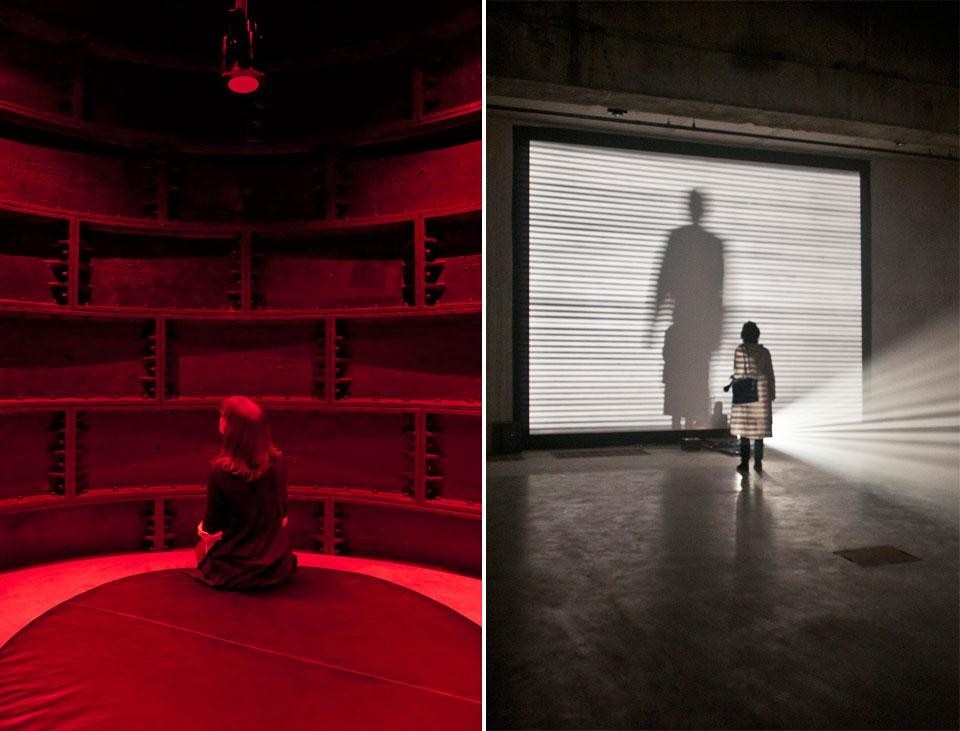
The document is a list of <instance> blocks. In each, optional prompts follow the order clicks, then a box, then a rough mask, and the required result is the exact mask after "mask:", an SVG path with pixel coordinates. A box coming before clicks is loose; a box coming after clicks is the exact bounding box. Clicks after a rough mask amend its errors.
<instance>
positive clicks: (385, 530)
mask: <svg viewBox="0 0 960 731" xmlns="http://www.w3.org/2000/svg"><path fill="white" fill-rule="evenodd" d="M338 510H339V511H341V512H342V513H343V515H344V518H343V521H342V523H343V527H344V532H345V535H346V538H347V546H348V549H347V550H348V552H349V553H350V555H352V556H375V557H377V558H386V559H393V560H400V561H413V562H416V563H424V564H429V565H433V566H442V567H444V568H447V569H450V570H452V571H461V572H463V573H466V574H471V575H473V576H479V575H480V571H481V563H482V561H481V558H480V553H481V552H480V535H481V522H480V521H479V520H471V519H466V518H452V517H447V516H442V515H430V514H429V513H416V512H412V511H407V510H391V509H389V508H382V507H379V506H375V505H347V504H344V505H341V506H338Z"/></svg>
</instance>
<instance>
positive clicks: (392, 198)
mask: <svg viewBox="0 0 960 731" xmlns="http://www.w3.org/2000/svg"><path fill="white" fill-rule="evenodd" d="M343 168H344V173H345V178H346V180H347V190H348V195H347V199H348V201H349V209H348V211H347V216H346V217H347V218H356V217H363V216H379V215H384V214H389V213H403V212H408V211H416V210H419V209H427V208H443V207H447V206H449V207H454V206H469V205H478V204H479V202H480V177H481V171H482V161H481V148H480V142H479V141H476V142H465V143H462V144H456V145H453V146H450V147H444V148H440V149H433V150H424V151H418V152H410V153H404V154H396V155H392V156H390V157H365V158H360V157H355V158H353V159H348V160H346V161H345V162H344V164H343Z"/></svg>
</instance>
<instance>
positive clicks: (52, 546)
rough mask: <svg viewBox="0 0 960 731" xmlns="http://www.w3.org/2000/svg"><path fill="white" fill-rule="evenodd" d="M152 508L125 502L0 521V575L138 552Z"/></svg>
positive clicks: (13, 515) (7, 517)
mask: <svg viewBox="0 0 960 731" xmlns="http://www.w3.org/2000/svg"><path fill="white" fill-rule="evenodd" d="M150 507H151V504H150V503H146V502H143V503H141V502H129V503H118V504H114V505H87V506H83V507H72V508H64V509H56V508H50V509H48V510H44V511H30V512H26V513H11V514H6V515H0V570H4V569H9V568H13V567H16V566H25V565H27V564H32V563H42V562H44V561H57V560H61V559H66V558H76V557H78V556H90V555H95V554H103V553H120V552H123V551H137V550H140V549H142V548H143V547H144V546H145V545H146V544H145V542H144V540H143V536H144V534H145V532H146V530H145V529H146V517H145V515H146V513H147V511H148V510H149V509H150Z"/></svg>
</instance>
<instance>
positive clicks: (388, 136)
mask: <svg viewBox="0 0 960 731" xmlns="http://www.w3.org/2000/svg"><path fill="white" fill-rule="evenodd" d="M482 111H483V103H482V102H479V101H477V102H471V103H469V104H463V105H460V106H458V107H455V108H453V109H447V110H444V111H442V112H434V113H430V114H425V115H423V116H422V117H421V118H420V119H415V120H414V119H407V120H402V121H397V122H391V123H387V124H382V125H377V126H375V127H370V128H368V129H361V130H357V131H353V132H347V133H340V134H332V135H322V136H313V137H301V138H298V139H293V140H288V141H285V142H272V143H271V142H249V143H243V144H215V143H203V142H198V141H195V140H191V139H189V138H185V137H177V136H171V135H164V134H159V133H150V132H140V131H136V130H131V129H127V128H124V127H113V126H109V125H103V124H97V123H94V122H85V121H82V120H78V119H76V118H74V117H68V116H66V115H62V114H56V113H53V112H45V111H42V110H39V109H32V108H30V107H27V106H24V105H22V104H15V103H13V102H8V101H0V120H3V121H5V122H8V123H12V124H15V125H17V126H21V127H27V128H29V129H39V130H42V131H44V132H46V133H48V134H54V135H57V136H61V137H67V138H70V139H74V140H82V141H84V142H89V143H92V144H95V145H97V146H98V147H108V148H128V149H129V148H133V149H148V148H155V147H163V148H166V149H170V150H175V151H177V152H181V153H184V154H189V155H204V156H206V155H209V156H230V157H255V156H274V155H296V154H298V153H299V154H315V153H316V151H317V149H318V148H319V147H335V148H337V149H339V150H350V149H355V148H363V147H369V146H371V145H382V144H386V143H390V142H400V141H406V140H413V139H417V138H420V137H427V136H430V135H433V134H437V133H439V132H444V131H446V130H449V129H454V128H456V127H461V126H465V125H470V124H479V123H480V120H481V115H482Z"/></svg>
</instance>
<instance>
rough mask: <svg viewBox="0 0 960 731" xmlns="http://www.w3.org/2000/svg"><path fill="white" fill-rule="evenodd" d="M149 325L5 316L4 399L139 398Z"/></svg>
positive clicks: (0, 326) (1, 338)
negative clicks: (146, 328)
mask: <svg viewBox="0 0 960 731" xmlns="http://www.w3.org/2000/svg"><path fill="white" fill-rule="evenodd" d="M145 324H146V323H145V322H141V321H126V322H123V321H116V320H67V319H56V320H55V319H43V318H39V317H37V318H30V317H18V316H15V315H3V316H0V342H3V344H4V347H3V348H2V349H0V398H4V399H17V398H65V397H69V396H75V397H94V396H99V397H103V398H115V397H121V396H125V397H129V396H140V395H141V393H142V388H141V385H140V379H141V377H143V376H144V375H146V374H145V372H144V369H143V365H142V363H141V360H140V359H141V355H142V351H143V348H144V342H145V341H144V339H143V337H142V336H143V331H144V327H145Z"/></svg>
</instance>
